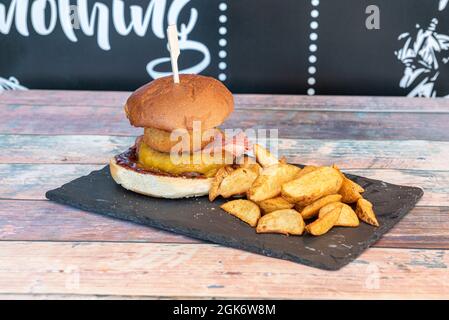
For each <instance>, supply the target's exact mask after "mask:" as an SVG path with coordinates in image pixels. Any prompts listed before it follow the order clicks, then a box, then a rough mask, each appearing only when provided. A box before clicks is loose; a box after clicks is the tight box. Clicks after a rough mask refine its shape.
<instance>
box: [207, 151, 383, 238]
mask: <svg viewBox="0 0 449 320" xmlns="http://www.w3.org/2000/svg"><path fill="white" fill-rule="evenodd" d="M253 152H254V155H255V159H254V158H250V157H247V156H245V158H244V159H243V160H244V161H243V162H242V164H240V165H234V166H225V167H223V168H221V169H220V170H218V172H217V174H216V175H215V177H214V180H213V182H212V186H211V189H210V192H209V200H210V201H214V200H215V199H216V198H217V197H219V196H221V197H223V198H230V197H233V196H239V197H246V199H244V198H242V199H238V200H231V201H228V202H226V203H224V204H223V205H222V206H221V208H222V209H223V210H224V211H226V212H228V213H229V214H231V215H233V216H235V217H237V218H239V219H240V220H242V221H244V222H246V223H248V224H249V225H250V226H252V227H255V228H256V232H257V233H279V234H284V235H295V236H299V235H302V234H304V233H308V234H310V235H312V236H320V235H323V234H325V233H327V232H329V230H331V229H332V228H333V227H352V228H354V227H358V226H359V225H360V220H361V221H363V222H365V223H367V224H370V225H372V226H375V227H378V226H379V222H378V220H377V218H376V214H375V213H374V210H373V205H372V204H371V203H370V202H369V201H368V200H366V199H364V198H363V196H362V194H363V193H364V191H365V190H364V189H363V187H362V186H360V185H359V184H357V183H356V182H354V181H352V180H351V179H349V178H348V177H346V176H345V175H344V174H343V173H342V172H341V171H340V169H339V168H338V167H337V166H336V165H333V166H331V167H328V166H306V167H304V168H302V169H301V168H299V167H297V166H294V165H291V164H288V163H287V161H286V160H285V158H282V159H281V160H279V159H277V158H276V157H275V156H274V155H273V154H271V153H270V152H269V151H268V150H266V149H265V148H263V147H262V146H260V145H258V144H255V145H254V149H253Z"/></svg>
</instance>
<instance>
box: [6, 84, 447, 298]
mask: <svg viewBox="0 0 449 320" xmlns="http://www.w3.org/2000/svg"><path fill="white" fill-rule="evenodd" d="M128 94H129V93H126V92H125V93H123V92H122V93H119V92H69V91H28V92H8V93H3V94H0V146H1V152H0V298H65V297H69V298H76V297H82V298H115V297H126V298H129V297H132V298H212V297H218V298H317V299H322V298H337V299H340V298H361V299H365V298H449V269H448V266H449V254H448V249H449V194H448V191H449V100H443V99H434V100H424V99H408V98H380V97H379V98H374V97H352V98H349V97H331V96H327V97H303V96H261V95H236V103H237V106H236V111H235V113H234V114H233V116H232V118H231V119H230V120H229V121H227V124H226V126H228V127H242V128H248V127H254V128H257V127H259V128H279V129H280V132H279V134H280V137H281V138H282V139H281V153H282V154H284V155H286V156H287V158H288V160H289V161H292V162H300V163H309V164H332V163H337V164H338V165H339V166H340V167H341V168H342V169H344V170H345V171H347V172H350V173H355V174H360V175H364V176H367V177H370V178H375V179H382V180H386V181H389V182H392V183H397V184H405V185H413V186H421V187H423V188H424V190H425V194H424V197H423V198H422V200H421V201H420V202H419V204H418V207H416V208H415V209H414V210H413V211H412V212H411V213H409V214H408V215H407V216H406V217H405V218H404V219H403V220H402V221H401V222H400V223H399V224H398V225H397V227H395V228H394V229H393V230H391V231H390V232H389V233H388V234H387V235H385V236H384V237H383V238H382V239H381V240H380V241H379V242H378V243H376V244H375V245H374V246H373V248H370V249H368V250H367V251H366V252H365V253H363V254H362V255H361V256H360V257H359V258H358V259H357V260H356V261H354V262H353V263H351V264H350V265H348V266H346V267H344V268H343V269H341V270H340V271H338V272H333V271H322V270H318V269H314V268H310V267H306V266H303V265H300V264H295V263H291V262H287V261H283V260H277V259H272V258H267V257H264V256H260V255H256V254H251V253H247V252H243V251H239V250H235V249H230V248H225V247H222V246H218V245H214V244H210V243H203V242H200V241H197V240H194V239H189V238H186V237H183V236H178V235H176V234H172V233H167V232H163V231H159V230H155V229H151V228H146V227H143V226H139V225H134V224H132V223H127V222H121V221H117V220H113V219H108V218H105V217H102V216H99V215H95V214H91V213H87V212H83V211H80V210H76V209H73V208H70V207H65V206H61V205H58V204H55V203H51V202H49V201H46V199H45V197H44V194H45V191H46V190H49V189H52V188H55V187H57V186H59V185H61V184H62V183H65V182H68V181H70V180H72V179H74V178H76V177H78V176H80V175H85V174H87V173H89V172H90V171H92V170H95V169H99V168H101V167H103V166H104V165H105V164H106V163H107V162H108V159H109V158H110V157H111V156H112V155H114V154H116V153H118V152H119V151H121V150H124V149H126V148H127V147H128V146H130V145H131V144H132V142H133V140H134V136H136V135H138V134H139V133H140V132H141V130H139V129H136V128H132V127H131V126H130V125H129V123H128V121H127V120H126V118H125V115H124V112H123V109H122V106H123V102H124V101H125V100H126V97H127V96H128Z"/></svg>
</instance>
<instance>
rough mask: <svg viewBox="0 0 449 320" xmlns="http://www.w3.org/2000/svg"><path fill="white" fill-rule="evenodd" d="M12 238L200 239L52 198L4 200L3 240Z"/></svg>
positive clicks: (1, 210) (0, 227)
mask: <svg viewBox="0 0 449 320" xmlns="http://www.w3.org/2000/svg"><path fill="white" fill-rule="evenodd" d="M11 240H16V241H17V240H20V241H43V240H48V241H125V242H160V243H195V242H199V241H196V240H193V239H191V238H188V237H184V236H181V235H177V234H175V233H171V232H165V231H162V230H158V229H155V228H149V227H145V226H142V225H138V224H134V223H130V222H124V221H121V220H116V219H111V218H107V217H105V216H102V215H97V214H93V213H89V212H86V211H82V210H78V209H75V208H72V207H69V206H63V205H60V204H57V203H54V202H50V201H23V200H20V201H18V200H0V241H11Z"/></svg>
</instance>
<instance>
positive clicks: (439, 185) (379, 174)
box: [0, 164, 449, 206]
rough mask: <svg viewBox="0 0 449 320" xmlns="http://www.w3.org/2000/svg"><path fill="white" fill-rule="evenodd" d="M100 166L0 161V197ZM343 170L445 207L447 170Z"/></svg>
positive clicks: (36, 195) (24, 195)
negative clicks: (408, 189) (415, 189)
mask: <svg viewBox="0 0 449 320" xmlns="http://www.w3.org/2000/svg"><path fill="white" fill-rule="evenodd" d="M102 167H103V165H81V164H73V165H65V164H0V198H3V199H35V200H38V199H44V194H45V192H46V191H47V190H50V189H54V188H56V187H59V186H60V185H62V184H64V183H67V182H69V181H71V180H73V179H75V178H78V177H80V176H82V175H87V174H89V173H90V172H91V171H93V170H98V169H100V168H102ZM346 172H348V173H353V174H357V175H362V176H365V177H368V178H373V179H379V180H383V181H386V182H391V183H395V184H401V185H410V186H419V187H422V188H423V189H424V196H423V198H422V199H421V201H420V202H419V203H420V205H422V206H425V205H428V206H449V198H448V197H447V190H449V171H425V170H394V169H385V170H384V169H367V170H363V169H354V170H346Z"/></svg>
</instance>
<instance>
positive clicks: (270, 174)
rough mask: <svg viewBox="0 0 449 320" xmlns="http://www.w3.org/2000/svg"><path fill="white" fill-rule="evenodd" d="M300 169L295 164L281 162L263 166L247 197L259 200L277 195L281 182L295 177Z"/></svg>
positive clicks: (255, 200) (279, 191)
mask: <svg viewBox="0 0 449 320" xmlns="http://www.w3.org/2000/svg"><path fill="white" fill-rule="evenodd" d="M300 170H301V169H300V168H298V167H297V166H294V165H291V164H282V163H280V164H277V165H273V166H270V167H268V168H264V169H263V170H262V172H261V174H260V175H259V176H258V177H257V179H256V180H255V181H254V183H253V185H252V186H251V188H250V189H249V190H248V192H247V197H248V199H250V200H251V201H254V202H260V201H263V200H266V199H270V198H274V197H276V196H278V195H279V194H280V193H281V186H282V184H284V183H286V182H288V181H290V180H292V179H295V177H296V175H297V174H298V172H299V171H300Z"/></svg>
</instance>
